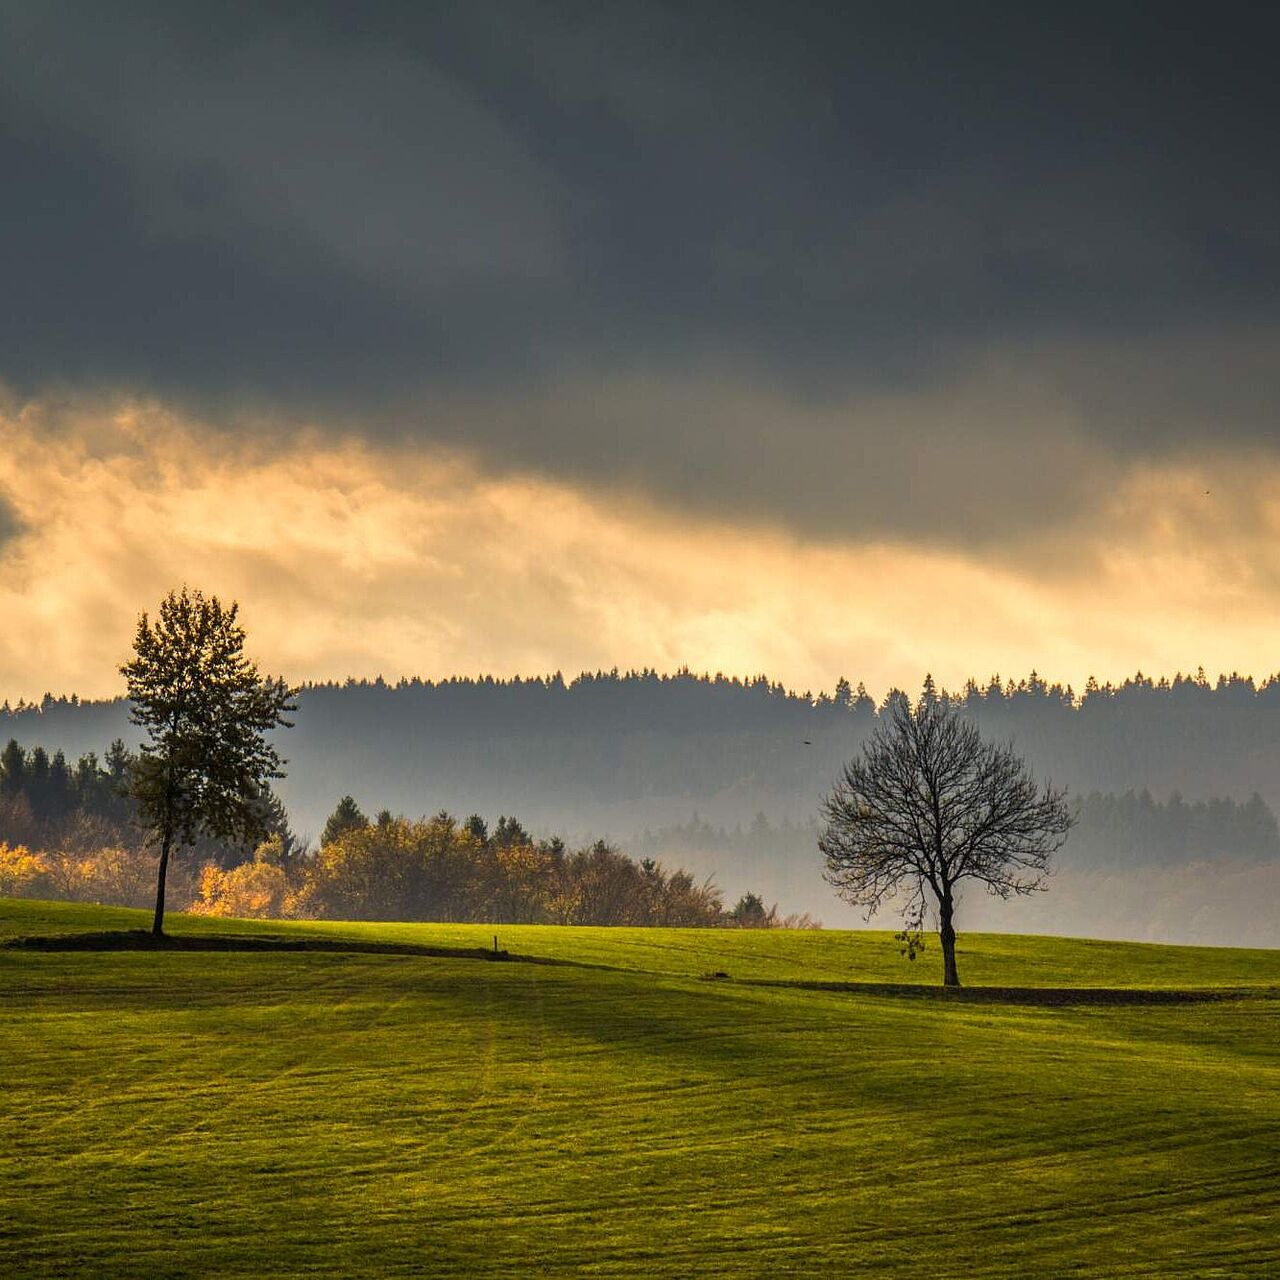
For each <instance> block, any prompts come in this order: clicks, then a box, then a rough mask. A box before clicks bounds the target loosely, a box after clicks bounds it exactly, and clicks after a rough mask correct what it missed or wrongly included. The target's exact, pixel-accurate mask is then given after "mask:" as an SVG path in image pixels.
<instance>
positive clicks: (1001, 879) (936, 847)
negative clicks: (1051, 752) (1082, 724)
mask: <svg viewBox="0 0 1280 1280" xmlns="http://www.w3.org/2000/svg"><path fill="white" fill-rule="evenodd" d="M823 817H824V818H825V820H826V824H827V825H826V828H825V830H824V831H823V833H822V835H821V837H820V838H819V841H818V847H819V849H820V850H821V851H822V853H823V854H824V855H825V856H826V871H825V878H826V880H827V882H828V883H829V884H831V885H833V886H834V887H835V889H836V891H837V892H838V893H839V895H840V896H841V897H842V898H844V899H845V901H847V902H850V903H852V904H854V905H855V906H859V907H863V908H865V909H866V913H867V918H868V919H870V918H871V916H872V915H874V914H875V912H876V910H877V909H878V908H879V907H880V906H881V905H882V904H883V903H885V902H886V901H889V900H898V901H899V902H900V903H901V906H902V911H903V916H904V919H905V921H906V926H907V933H906V936H907V938H908V939H909V941H910V943H911V951H910V953H911V954H912V955H913V956H914V943H915V940H916V939H918V937H919V934H920V931H921V930H922V928H923V926H924V921H925V916H926V912H927V911H928V910H929V907H930V905H931V904H932V907H933V909H934V911H936V915H937V923H938V934H939V937H940V939H941V942H942V955H943V965H944V971H945V976H944V982H945V984H946V985H947V986H948V987H958V986H959V985H960V978H959V976H958V974H957V972H956V933H955V923H954V919H955V909H956V905H957V898H958V890H959V889H960V887H962V886H963V885H964V884H965V882H967V881H968V882H976V883H978V884H981V885H983V886H984V887H985V888H986V889H987V891H988V892H989V893H992V894H995V895H996V896H998V897H1001V898H1008V897H1010V896H1011V895H1013V894H1028V893H1033V892H1035V891H1036V890H1038V889H1041V888H1043V887H1044V882H1045V878H1046V876H1047V875H1048V872H1049V861H1050V858H1051V856H1052V855H1053V853H1054V852H1055V851H1056V850H1057V849H1058V848H1060V847H1061V845H1062V844H1063V842H1064V841H1065V840H1066V838H1067V835H1068V833H1069V831H1070V829H1071V825H1072V823H1073V821H1074V818H1073V817H1072V814H1071V811H1070V809H1069V807H1068V805H1067V799H1066V792H1065V791H1063V790H1055V789H1054V788H1053V787H1052V786H1050V785H1048V784H1046V785H1045V786H1044V787H1043V788H1041V787H1039V786H1037V784H1036V781H1035V779H1034V778H1033V777H1032V776H1031V773H1030V771H1029V770H1028V768H1027V766H1026V764H1025V763H1024V762H1023V761H1022V760H1021V758H1019V757H1018V756H1017V755H1015V754H1014V752H1013V749H1012V746H1005V745H999V744H995V743H991V742H987V741H984V740H983V738H982V736H981V735H980V734H979V732H978V729H977V726H976V725H975V724H973V723H972V721H969V720H967V719H965V718H964V717H963V716H962V715H961V714H960V712H959V711H958V710H957V709H956V708H955V707H953V706H952V705H951V704H950V703H949V702H948V701H947V700H946V699H945V698H943V699H940V698H938V697H937V695H936V692H933V691H930V690H926V694H925V696H924V697H922V698H921V699H920V701H919V702H918V703H917V704H916V706H915V707H914V708H913V707H912V706H911V705H910V704H909V703H908V701H907V699H906V698H905V697H902V698H899V699H897V700H895V701H893V702H892V703H891V704H890V705H888V706H887V707H886V709H885V710H884V712H882V714H881V721H880V724H879V725H878V726H877V727H876V729H875V731H874V732H873V733H872V735H871V737H870V738H869V739H868V740H867V742H866V743H865V744H864V746H863V749H862V752H861V754H860V755H858V756H857V757H855V758H854V759H853V760H852V761H850V763H849V764H847V765H846V766H845V768H844V770H843V771H842V774H841V776H840V778H839V779H838V780H837V782H836V784H835V787H834V788H833V790H832V792H831V794H830V795H829V796H827V797H826V798H825V799H824V801H823Z"/></svg>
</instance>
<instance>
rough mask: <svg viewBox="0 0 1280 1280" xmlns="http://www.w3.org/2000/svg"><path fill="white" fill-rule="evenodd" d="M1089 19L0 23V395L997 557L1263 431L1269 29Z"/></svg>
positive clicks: (559, 10) (633, 14)
mask: <svg viewBox="0 0 1280 1280" xmlns="http://www.w3.org/2000/svg"><path fill="white" fill-rule="evenodd" d="M1118 8H1119V7H1118V6H1114V5H1112V6H1096V7H1094V6H1073V7H1070V8H1064V9H1061V10H1060V11H1058V13H1059V15H1060V16H1050V17H1046V16H1045V14H1044V13H1043V12H1039V10H1040V9H1041V7H1040V6H1025V5H1009V6H981V5H980V6H954V5H945V6H944V5H937V6H896V7H888V6H882V5H861V6H843V7H841V6H805V5H796V4H791V5H776V6H771V7H770V6H761V5H732V6H727V5H726V6H718V7H717V6H705V5H703V6H691V7H688V8H687V9H686V8H676V7H674V6H670V7H668V6H663V5H647V6H626V7H622V6H619V7H617V8H616V9H613V8H608V7H604V6H589V5H582V6H577V5H555V6H550V5H545V6H544V5H537V6H534V5H528V6H520V5H510V6H508V5H477V4H468V5H459V6H457V7H448V6H400V5H365V6H360V7H359V8H358V9H357V8H356V7H353V6H345V5H344V6H335V7H334V8H332V9H327V8H326V7H324V6H305V7H299V8H297V9H296V10H293V9H290V8H287V7H282V6H270V5H266V6H262V5H256V6H245V7H238V6H219V7H216V8H210V7H209V6H204V5H201V6H193V7H191V8H190V10H189V11H188V12H186V13H185V14H184V12H183V11H182V10H181V8H179V7H177V6H173V5H166V6H162V7H161V6H156V7H144V6H136V5H135V6H123V7H122V6H112V7H110V9H108V7H106V6H96V5H92V6H91V5H64V6H58V5H40V6H34V5H29V4H24V3H14V4H8V5H3V6H0V12H3V13H4V15H5V18H4V22H5V27H6V36H5V39H3V40H2V41H0V124H2V131H0V166H2V168H0V172H2V173H3V174H4V177H5V188H6V198H5V201H4V213H3V215H2V216H3V218H4V223H5V226H4V235H3V237H2V238H0V277H2V278H3V280H4V285H5V293H6V304H5V306H4V307H3V308H2V309H0V352H3V355H2V356H0V361H2V363H0V377H3V378H5V379H7V380H8V381H9V382H10V383H11V384H13V385H14V386H16V387H17V388H18V389H19V390H21V391H24V392H25V391H32V392H34V391H38V390H40V389H41V388H42V387H44V386H47V385H49V384H51V383H56V384H68V383H69V384H72V385H77V384H80V385H109V386H119V387H127V388H130V389H145V390H155V391H158V392H160V393H162V394H166V395H169V396H174V397H178V398H182V399H189V400H193V401H196V402H199V403H201V404H203V405H204V406H206V407H207V406H209V405H211V404H214V405H216V404H222V405H230V404H236V403H242V402H252V403H255V404H258V405H267V406H271V407H273V408H274V409H276V410H279V411H283V412H285V413H294V414H298V415H310V416H315V415H321V416H328V417H330V418H332V419H333V420H334V421H341V422H342V423H343V424H344V425H346V426H351V425H353V424H357V425H358V424H362V423H363V424H366V425H367V426H368V428H369V429H370V430H374V429H384V430H393V429H409V430H412V431H413V432H415V433H417V434H419V435H421V436H423V437H424V438H428V439H440V440H443V441H446V442H450V443H458V442H461V443H466V444H470V445H473V446H475V447H477V448H479V449H481V450H482V451H486V452H487V453H489V454H490V455H491V456H497V457H500V458H502V459H506V460H509V461H512V462H516V463H519V464H520V465H529V466H537V467H541V468H544V469H546V470H549V471H553V472H559V473H571V474H580V475H582V476H585V477H587V478H597V477H604V478H615V477H618V476H621V477H622V478H624V479H627V480H632V481H634V482H635V483H637V484H638V485H640V486H649V487H652V488H655V489H659V490H661V491H663V492H665V493H668V494H675V495H678V496H679V497H681V498H684V499H686V500H696V501H699V502H704V503H710V504H712V505H714V506H717V507H720V508H722V509H730V510H737V509H740V508H741V507H742V506H744V505H749V506H750V507H751V508H752V509H753V512H754V513H755V514H761V513H763V514H766V515H769V514H773V515H780V516H782V517H784V518H786V519H789V520H792V521H802V522H804V523H806V524H812V523H814V522H816V523H817V524H819V525H821V526H822V527H824V528H836V529H838V528H845V529H847V530H848V531H850V532H852V531H855V530H863V529H866V528H871V529H888V530H891V531H892V530H897V531H901V532H906V533H911V534H914V533H928V532H929V531H930V526H931V524H933V525H938V524H945V523H947V522H950V523H951V524H957V523H958V525H959V527H961V528H962V529H964V530H965V531H966V532H967V533H968V534H970V535H972V536H988V535H990V536H997V535H998V534H999V532H1000V530H1001V529H1003V528H1005V527H1007V526H1009V525H1011V524H1017V523H1019V522H1021V521H1023V520H1026V519H1032V518H1034V517H1035V516H1036V514H1037V513H1043V512H1044V511H1046V510H1050V509H1053V508H1054V507H1055V506H1061V507H1067V506H1070V505H1072V504H1073V503H1076V502H1077V501H1078V500H1079V493H1080V492H1081V491H1083V490H1084V489H1087V488H1088V486H1089V478H1090V475H1089V466H1090V465H1091V464H1090V461H1089V458H1090V449H1091V448H1094V447H1098V446H1099V445H1100V444H1101V443H1105V446H1106V447H1107V448H1110V449H1116V450H1119V451H1121V452H1128V451H1133V450H1148V449H1158V448H1166V447H1169V446H1182V445H1187V444H1192V445H1194V444H1196V443H1199V442H1204V441H1209V442H1214V443H1222V442H1224V441H1231V440H1238V441H1243V442H1249V443H1270V442H1271V441H1272V440H1273V438H1274V436H1275V428H1276V421H1277V419H1276V411H1277V406H1278V405H1280V386H1278V381H1280V378H1278V375H1277V373H1276V372H1275V371H1276V369H1277V367H1278V366H1277V362H1276V359H1275V357H1276V355H1277V350H1278V347H1280V344H1278V343H1277V341H1276V339H1275V335H1276V334H1277V333H1280V325H1278V323H1277V322H1278V321H1280V316H1278V315H1277V310H1278V309H1280V308H1278V307H1277V299H1278V297H1280V294H1278V292H1277V287H1278V286H1280V184H1278V183H1277V178H1276V174H1275V166H1274V162H1273V160H1272V152H1273V150H1274V139H1273V132H1274V127H1275V122H1276V120H1277V119H1278V118H1280V110H1278V108H1280V92H1278V91H1277V89H1276V86H1275V77H1274V74H1273V50H1274V47H1275V42H1274V37H1275V35H1276V34H1277V31H1276V29H1275V28H1276V20H1275V19H1274V18H1273V17H1271V16H1270V15H1269V14H1267V13H1266V12H1265V11H1264V10H1263V9H1262V8H1261V7H1256V6H1254V7H1245V6H1241V7H1240V9H1239V11H1238V12H1235V11H1232V10H1231V9H1230V8H1225V9H1224V8H1222V7H1217V8H1215V9H1213V10H1212V12H1210V11H1208V10H1202V11H1199V12H1198V14H1197V15H1196V16H1195V17H1194V18H1190V17H1187V16H1185V15H1183V14H1181V13H1180V12H1179V11H1177V10H1175V9H1174V8H1173V7H1170V6H1145V7H1142V6H1131V7H1128V8H1127V9H1126V10H1125V12H1124V13H1122V14H1121V13H1117V9H1118ZM833 15H835V16H833ZM1081 441H1083V443H1080V442H1081ZM1004 449H1008V450H1016V451H1017V452H1018V453H1019V455H1020V456H1021V457H1022V458H1023V462H1022V463H1021V464H1020V465H1021V471H1020V472H1019V474H1017V475H1015V476H1014V477H1013V478H1012V480H1010V479H1009V478H1007V477H1006V478H1005V479H1004V480H1001V479H1000V476H999V470H998V468H997V467H995V466H993V465H992V458H991V456H990V452H989V451H992V450H1004ZM966 450H968V451H969V454H970V455H971V454H972V451H974V450H977V451H978V452H979V453H980V454H981V456H979V457H977V458H976V459H974V458H973V457H972V456H970V457H969V458H968V461H966ZM957 468H958V472H959V474H961V475H962V476H965V477H966V480H965V483H964V485H962V486H961V491H960V494H959V496H957V494H956V491H955V484H954V482H953V481H954V477H955V475H956V474H957ZM1014 470H1015V472H1018V468H1017V467H1015V468H1014ZM851 475H852V476H853V477H854V479H853V480H850V479H849V477H850V476H851ZM851 484H852V485H853V486H854V489H855V491H856V496H857V501H854V502H850V501H848V500H847V498H848V496H849V486H850V485H851ZM858 486H861V488H859V487H858ZM922 499H924V500H922ZM935 532H936V530H935Z"/></svg>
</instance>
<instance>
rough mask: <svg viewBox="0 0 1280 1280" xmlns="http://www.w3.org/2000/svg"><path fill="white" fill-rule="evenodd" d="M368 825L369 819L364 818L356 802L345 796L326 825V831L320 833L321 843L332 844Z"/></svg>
mask: <svg viewBox="0 0 1280 1280" xmlns="http://www.w3.org/2000/svg"><path fill="white" fill-rule="evenodd" d="M368 825H369V819H368V818H366V817H365V816H364V813H363V811H362V810H361V808H360V806H359V805H358V804H356V802H355V800H354V799H353V798H352V797H351V796H343V797H342V799H341V800H339V801H338V803H337V804H336V805H335V806H334V810H333V812H332V813H331V814H330V815H329V818H328V821H327V822H326V823H325V824H324V830H323V831H322V832H321V833H320V843H321V845H326V844H332V843H333V842H334V841H335V840H337V839H339V838H340V837H342V836H344V835H345V834H346V833H347V832H348V831H359V830H360V829H361V828H363V827H367V826H368Z"/></svg>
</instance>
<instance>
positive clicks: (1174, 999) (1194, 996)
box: [708, 974, 1276, 1007]
mask: <svg viewBox="0 0 1280 1280" xmlns="http://www.w3.org/2000/svg"><path fill="white" fill-rule="evenodd" d="M708 976H709V977H719V976H720V975H718V974H717V975H708ZM738 981H739V982H740V983H741V985H743V986H747V987H782V988H786V989H790V990H798V991H846V992H849V993H850V994H852V995H864V996H906V997H909V998H911V999H914V1000H945V1001H952V1002H954V1003H957V1004H1017V1005H1041V1006H1048V1007H1058V1006H1065V1005H1142V1004H1213V1003H1217V1002H1219V1001H1223V1000H1249V999H1256V998H1264V999H1265V998H1268V997H1272V996H1274V995H1275V994H1276V991H1275V989H1273V988H1260V989H1259V988H1252V987H1250V988H1244V987H1237V988H1231V987H1222V988H1212V989H1210V988H1200V989H1195V988H1174V987H1166V988H1154V987H942V986H925V985H923V984H914V983H907V982H807V981H805V980H803V979H785V978H741V979H739V980H738Z"/></svg>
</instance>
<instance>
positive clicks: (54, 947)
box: [0, 929, 1280, 1007]
mask: <svg viewBox="0 0 1280 1280" xmlns="http://www.w3.org/2000/svg"><path fill="white" fill-rule="evenodd" d="M0 947H3V948H4V949H9V950H19V951H77V952H86V951H89V952H92V951H222V952H277V953H279V952H285V953H307V952H329V953H344V952H345V953H353V954H359V955H391V956H419V957H428V958H429V957H435V958H438V959H451V960H490V961H494V960H501V961H510V962H513V963H517V964H533V965H546V966H550V967H555V968H566V969H594V970H599V971H603V972H610V973H630V972H633V971H632V970H628V969H624V968H621V967H615V966H613V965H603V964H597V963H592V962H590V961H581V960H569V959H566V958H564V957H552V956H534V955H521V954H519V953H518V952H511V951H506V950H494V949H491V948H488V947H441V946H429V945H425V944H417V943H412V942H378V941H372V940H369V941H366V940H363V939H358V938H318V937H301V938H299V937H289V938H285V937H280V936H278V935H272V934H259V935H252V934H251V935H242V934H162V935H161V936H160V937H156V936H155V935H154V934H153V933H151V932H150V931H149V930H146V929H114V930H106V931H102V932H97V933H66V934H50V935H43V936H31V937H21V938H12V939H10V940H9V941H8V942H5V943H3V944H0ZM663 976H664V977H668V978H676V979H678V978H679V976H680V975H677V974H666V975H663ZM702 980H703V981H707V982H711V981H714V982H717V983H723V984H726V985H730V986H743V987H769V988H778V989H782V990H792V991H827V992H845V993H848V994H850V995H864V996H889V997H894V998H907V999H911V1000H934V1001H945V1002H951V1003H957V1004H1006V1005H1031V1006H1042V1007H1065V1006H1073V1005H1186V1004H1212V1003H1219V1002H1222V1001H1229V1000H1247V999H1259V998H1261V999H1269V998H1274V997H1275V996H1276V995H1277V994H1280V991H1278V990H1277V989H1276V988H1238V987H1237V988H1231V987H1221V988H1198V989H1197V988H1172V987H1166V988H1151V987H958V988H947V987H942V986H933V985H927V984H924V983H907V982H825V981H808V980H805V979H801V978H790V979H789V978H732V977H730V975H729V974H727V973H725V972H723V971H717V972H715V973H707V974H703V975H702Z"/></svg>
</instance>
